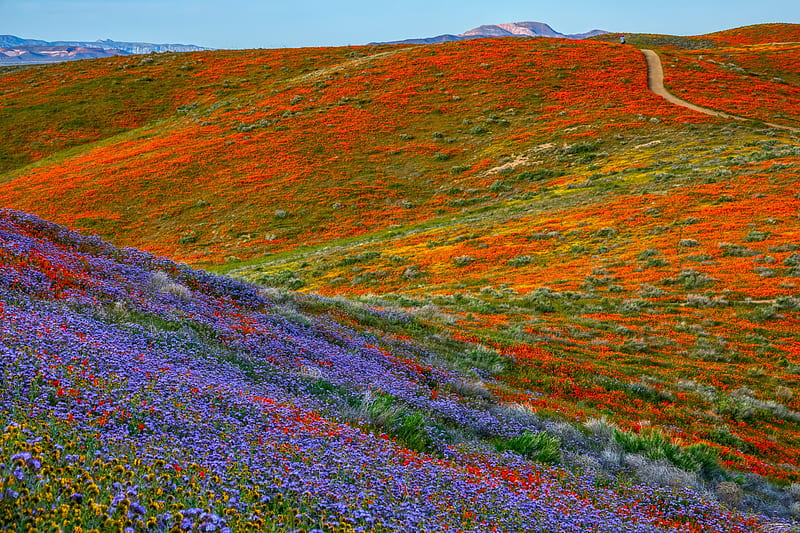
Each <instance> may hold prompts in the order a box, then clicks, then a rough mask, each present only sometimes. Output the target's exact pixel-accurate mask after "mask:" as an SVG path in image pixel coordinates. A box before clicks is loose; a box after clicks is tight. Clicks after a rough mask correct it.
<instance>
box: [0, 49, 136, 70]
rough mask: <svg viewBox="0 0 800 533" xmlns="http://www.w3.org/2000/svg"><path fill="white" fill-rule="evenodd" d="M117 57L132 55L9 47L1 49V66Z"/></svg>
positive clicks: (79, 50)
mask: <svg viewBox="0 0 800 533" xmlns="http://www.w3.org/2000/svg"><path fill="white" fill-rule="evenodd" d="M115 55H130V52H125V51H123V50H104V49H102V48H87V47H84V46H32V45H21V46H8V47H3V48H0V65H34V64H37V63H60V62H61V61H77V60H78V59H96V58H98V57H111V56H115Z"/></svg>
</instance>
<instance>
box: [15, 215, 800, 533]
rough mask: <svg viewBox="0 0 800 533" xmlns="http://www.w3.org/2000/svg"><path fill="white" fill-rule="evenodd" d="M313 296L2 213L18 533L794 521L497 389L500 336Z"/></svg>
mask: <svg viewBox="0 0 800 533" xmlns="http://www.w3.org/2000/svg"><path fill="white" fill-rule="evenodd" d="M302 298H303V299H302V300H301V299H300V297H299V296H291V295H287V294H283V293H278V292H264V291H261V292H259V290H258V288H256V287H253V286H249V285H246V284H243V283H240V282H237V281H233V280H230V279H227V278H223V277H218V276H213V275H210V274H206V273H204V272H201V271H195V270H191V269H189V268H188V267H185V266H181V265H177V264H175V263H172V262H170V261H168V260H165V259H161V258H157V257H154V256H152V255H150V254H147V253H145V252H141V251H137V250H134V249H116V248H114V247H112V246H111V245H109V244H106V243H104V242H102V241H101V240H99V239H98V238H95V237H84V236H81V235H79V234H77V233H74V232H72V231H69V230H67V229H65V228H63V227H60V226H57V225H54V224H50V223H47V222H44V221H42V220H39V219H37V218H35V217H33V216H31V215H27V214H23V213H19V212H14V211H8V210H3V211H0V379H2V387H0V530H3V531H19V532H23V531H25V532H29V531H59V530H60V531H83V532H85V531H297V532H299V531H304V532H307V533H310V532H316V533H320V532H337V531H338V532H351V531H514V532H521V531H531V532H556V531H620V532H622V531H625V532H634V531H719V532H723V531H742V532H744V531H761V530H765V531H790V530H791V528H792V525H791V524H789V523H784V522H777V521H776V520H777V519H770V518H768V517H766V516H761V515H755V514H746V513H744V512H743V511H739V510H735V509H733V508H730V507H728V506H726V505H725V504H723V503H720V502H719V501H718V500H717V499H716V498H715V497H714V496H713V495H712V493H711V492H709V491H707V490H704V489H703V487H704V485H703V484H702V483H697V484H695V485H694V486H686V484H684V485H683V486H678V485H670V484H668V483H662V484H645V483H644V482H643V481H642V476H639V477H637V476H636V475H635V473H634V472H635V469H632V468H631V467H630V465H631V464H634V463H636V461H632V460H631V458H630V457H628V460H627V462H626V461H625V460H624V459H623V456H624V455H625V454H624V453H623V452H624V450H621V449H620V448H619V444H618V443H617V444H615V443H614V442H612V441H610V440H609V439H610V437H609V434H607V433H608V432H607V431H604V430H603V428H602V427H600V426H602V424H601V423H599V422H598V423H595V424H594V425H593V426H592V427H594V428H595V429H596V431H590V430H588V429H587V428H586V427H584V426H580V425H577V424H576V425H569V424H565V423H563V422H562V423H556V422H554V421H549V420H544V419H540V418H538V417H537V416H536V415H535V414H534V413H532V412H530V411H529V410H526V409H525V408H524V407H523V406H518V405H507V404H502V403H501V402H498V401H497V400H496V399H495V398H494V397H493V395H492V394H491V393H490V392H489V391H488V390H487V388H486V387H485V384H486V383H489V382H491V381H492V377H491V367H492V366H493V365H501V364H502V358H499V357H498V356H497V354H496V353H492V352H491V350H489V349H482V348H480V347H475V346H470V345H466V344H464V345H458V344H454V343H455V341H452V342H450V343H449V344H448V343H446V342H445V341H444V340H442V341H441V343H440V344H441V345H442V346H444V345H445V344H446V345H447V347H448V350H449V351H448V352H447V354H446V355H445V354H444V348H442V351H441V352H440V351H437V349H436V346H437V344H436V343H431V344H425V343H422V342H418V341H416V340H412V339H411V336H409V335H407V333H408V332H409V331H413V329H414V327H416V326H415V325H414V324H413V323H411V320H412V319H410V318H408V317H406V316H404V315H397V314H393V313H390V312H386V311H381V310H375V309H369V308H366V307H356V306H355V304H352V306H351V307H347V306H346V305H345V304H344V303H342V302H338V301H335V300H326V299H323V298H320V297H312V296H305V297H302ZM429 333H430V332H422V333H421V335H422V336H424V337H427V336H429ZM459 353H461V354H462V355H463V359H464V361H466V364H465V363H464V361H461V363H460V364H455V363H454V357H456V356H457V355H458V354H459ZM454 354H455V355H454ZM598 427H600V429H597V428H598ZM609 428H610V426H606V427H605V430H608V429H609ZM612 434H613V433H612ZM615 446H616V448H615ZM676 453H677V452H676ZM680 453H682V454H684V455H680V457H683V458H684V459H685V458H687V457H689V458H692V457H696V459H697V460H696V463H691V464H697V465H698V466H697V468H696V469H695V470H696V471H695V472H686V471H684V470H686V469H685V468H684V470H680V469H678V468H676V467H674V466H669V465H666V463H665V464H663V465H661V467H662V471H664V472H666V473H667V474H669V473H672V474H674V475H679V474H684V475H687V476H688V475H693V476H695V477H696V478H698V479H699V478H702V479H705V480H706V481H709V482H714V483H720V482H721V483H726V482H727V483H730V484H731V485H734V483H733V481H730V480H729V479H728V477H727V476H729V475H728V474H727V473H725V472H723V471H721V470H718V469H717V468H715V467H713V465H712V464H708V463H704V462H703V460H702V454H700V453H699V452H697V455H696V456H695V455H692V453H695V452H691V451H683V452H680ZM615 454H616V455H615ZM614 457H616V459H615V458H614ZM645 461H646V459H645V458H643V457H641V458H640V461H639V463H636V464H639V466H640V467H641V466H642V464H644V462H645ZM648 464H649V466H650V467H653V466H658V465H659V464H661V463H648ZM680 464H682V465H684V466H685V465H686V464H689V463H687V462H686V461H683V462H680ZM626 465H627V466H626ZM689 470H691V468H690V469H689ZM689 485H691V484H689Z"/></svg>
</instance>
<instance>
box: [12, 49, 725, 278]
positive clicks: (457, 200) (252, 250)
mask: <svg viewBox="0 0 800 533" xmlns="http://www.w3.org/2000/svg"><path fill="white" fill-rule="evenodd" d="M239 54H240V57H237V56H235V55H232V53H230V52H225V53H217V52H214V53H209V54H205V53H203V54H200V55H198V56H189V57H186V58H184V57H181V56H178V57H174V58H171V56H167V57H164V58H161V57H157V58H156V59H155V62H154V63H153V64H152V65H145V66H142V67H140V66H138V65H131V66H130V68H128V69H123V70H122V71H121V72H132V71H134V70H136V71H142V73H143V74H144V73H147V77H149V78H151V81H148V82H147V83H148V84H150V85H151V86H153V87H159V88H162V89H161V90H163V91H167V89H168V88H170V87H174V86H175V84H176V83H179V82H180V83H183V84H184V85H181V86H179V87H183V90H182V91H178V90H177V88H174V89H170V90H172V91H174V92H175V94H177V96H175V97H174V98H175V100H174V101H173V103H174V104H175V105H176V106H177V105H180V106H181V107H180V112H179V113H177V114H173V115H172V116H171V117H170V118H169V120H164V121H162V122H158V123H150V124H145V125H144V126H142V127H141V128H139V129H136V130H134V131H133V132H128V133H125V134H122V135H119V136H117V137H112V138H108V139H105V140H104V141H102V142H101V143H98V144H94V145H86V146H85V147H84V148H83V149H82V150H80V151H78V150H73V151H68V152H59V153H58V154H56V155H55V156H54V157H51V158H46V159H43V160H39V161H38V162H37V163H36V164H35V165H31V166H29V167H24V168H22V169H19V170H17V171H16V172H13V173H9V174H6V175H5V176H4V177H2V178H0V179H1V180H2V181H3V182H4V185H3V187H2V188H1V189H0V202H2V205H3V206H5V207H13V208H18V209H23V210H25V211H28V212H32V213H36V214H37V215H39V216H43V217H45V218H47V219H49V220H53V221H56V222H60V223H64V224H67V225H69V226H70V227H73V228H77V229H83V230H87V231H91V232H96V233H98V234H100V235H102V236H104V237H106V238H108V239H110V240H112V241H113V242H115V243H117V244H121V245H133V246H137V247H139V248H143V249H147V250H149V251H151V252H153V253H159V254H163V255H167V256H169V257H172V258H176V259H181V260H186V261H189V262H191V263H194V264H208V263H221V262H224V261H225V260H230V259H235V258H241V259H244V258H252V257H258V256H260V255H264V254H266V253H275V252H281V251H285V250H290V249H292V248H295V247H297V246H301V245H303V244H319V243H324V242H326V241H329V240H332V239H337V238H342V237H348V236H357V235H362V234H364V233H368V232H370V231H376V230H381V229H385V228H386V227H387V226H392V225H402V224H408V223H417V222H421V221H426V220H430V219H431V218H436V217H441V216H447V215H450V214H453V213H457V212H459V211H460V210H461V208H462V207H463V205H464V204H463V203H461V202H462V201H463V202H467V203H466V205H485V204H488V203H492V197H486V198H484V197H483V189H484V188H485V187H486V186H488V185H489V184H490V183H491V182H487V179H486V172H487V171H488V170H491V169H493V168H496V167H499V166H502V165H503V164H505V163H504V162H501V161H502V160H503V158H504V157H505V156H506V155H507V154H509V153H513V152H520V151H526V150H533V149H535V148H536V147H538V146H541V145H550V144H555V145H562V144H564V143H575V142H578V141H583V142H590V143H591V142H594V141H596V140H598V139H609V140H612V144H613V138H614V136H615V135H617V134H618V133H619V132H628V133H630V134H632V135H641V136H649V135H651V134H652V133H653V132H654V131H669V132H673V133H675V134H683V133H684V132H685V131H686V128H687V125H690V124H698V123H699V124H703V123H709V122H713V119H712V118H710V117H707V116H704V115H699V114H697V113H693V112H691V111H689V110H685V109H683V108H679V107H676V106H673V105H670V104H669V103H667V102H666V101H664V100H663V99H661V98H659V97H657V96H655V95H653V94H652V93H650V92H649V91H648V89H647V69H646V64H645V61H644V58H643V57H642V55H641V54H640V53H639V52H638V51H637V50H635V49H632V48H630V47H622V46H618V45H609V44H606V43H590V42H565V41H564V40H555V39H536V40H517V39H505V40H502V39H501V40H476V41H464V42H457V43H447V44H444V45H437V46H416V47H409V48H403V47H391V48H389V49H383V48H381V49H374V48H372V47H363V48H356V49H353V50H350V49H331V51H330V52H329V53H323V52H322V51H320V52H319V53H317V54H313V53H311V52H310V51H309V52H305V53H304V54H300V53H299V52H298V53H296V54H295V55H292V54H289V53H288V52H284V51H263V52H259V53H255V52H247V53H245V52H240V53H239ZM347 54H352V57H346V55H347ZM287 55H288V56H289V57H286V56H287ZM295 56H297V57H295ZM330 56H333V57H338V58H339V61H338V62H336V61H334V60H332V59H331V57H330ZM342 56H345V57H342ZM189 59H192V61H189V62H188V65H189V66H190V67H192V68H193V69H194V70H193V71H187V72H188V74H186V75H187V76H190V77H188V78H185V79H184V78H179V79H178V80H177V81H176V79H175V78H174V72H182V71H180V67H181V66H182V65H183V62H185V61H188V60H189ZM116 61H130V60H123V59H118V60H116ZM101 66H102V67H103V68H102V69H101V68H100V67H101ZM120 66H123V65H120ZM96 67H97V76H98V80H97V83H101V82H103V83H104V85H103V88H104V89H103V90H105V91H106V92H108V93H112V91H113V90H114V87H115V86H114V85H113V84H111V82H109V81H108V79H109V76H111V78H110V79H111V81H114V80H115V79H116V77H117V76H119V75H118V74H116V72H117V71H113V72H114V73H113V76H112V75H111V74H108V73H106V69H105V67H106V65H105V64H102V65H101V64H97V65H96ZM290 67H291V68H290ZM300 67H304V68H300ZM60 68H66V67H60ZM146 69H149V70H146ZM37 72H38V71H37ZM47 73H48V71H46V70H42V71H41V72H38V77H37V76H34V75H33V74H27V75H26V76H27V77H26V78H25V79H26V80H29V81H33V82H35V83H39V82H41V83H43V84H47V83H49V84H52V83H53V82H54V81H53V80H52V79H50V78H49V77H47ZM18 76H23V74H19V75H18ZM40 78H41V79H40ZM123 82H124V83H126V84H127V83H133V82H131V81H128V80H127V78H126V79H125V80H123ZM123 82H121V83H123ZM133 86H134V87H137V85H135V84H133ZM16 94H17V93H12V94H9V95H7V96H6V100H7V102H8V104H7V107H6V108H5V111H6V112H7V113H10V114H11V116H12V117H24V116H25V114H26V113H28V112H29V110H30V108H31V107H33V108H36V106H35V105H33V103H32V99H33V98H34V97H33V96H31V95H29V94H28V92H22V91H21V92H20V95H19V96H15V95H16ZM112 94H113V93H112ZM170 94H172V93H170ZM597 95H602V98H597ZM41 100H42V101H43V102H44V103H48V102H51V103H52V102H54V101H55V102H58V100H57V99H56V95H51V94H49V93H48V92H47V91H44V92H43V94H42V95H41ZM11 104H14V106H11ZM112 111H113V110H112ZM20 120H21V119H20ZM40 122H41V121H40ZM40 122H32V123H31V124H33V126H31V127H34V126H37V125H38V124H39V123H40ZM44 122H45V123H47V121H46V120H45V121H44ZM63 122H64V121H62V120H61V119H59V118H58V117H56V120H55V121H54V123H53V124H52V127H53V128H57V129H61V130H65V126H64V123H63ZM0 123H1V122H0ZM31 140H36V139H31ZM23 144H24V143H23ZM536 159H538V158H536V157H534V158H532V161H535V160H536ZM575 170H577V169H573V171H575ZM463 191H473V192H472V194H471V196H472V197H470V198H465V199H462V198H461V196H462V193H463Z"/></svg>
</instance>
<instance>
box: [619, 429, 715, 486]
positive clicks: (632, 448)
mask: <svg viewBox="0 0 800 533" xmlns="http://www.w3.org/2000/svg"><path fill="white" fill-rule="evenodd" d="M614 440H615V441H616V442H617V443H618V444H619V445H620V446H622V448H623V449H624V450H625V451H626V452H629V453H638V454H640V455H644V456H645V457H647V458H648V459H651V460H653V461H658V460H660V459H666V460H668V461H669V462H671V463H672V464H674V465H675V466H677V467H678V468H680V469H681V470H685V471H687V472H697V473H698V474H701V475H703V476H705V477H711V476H712V475H714V474H715V473H717V472H718V471H719V470H720V466H719V461H718V460H717V452H716V450H715V449H714V448H712V447H711V446H710V445H708V444H705V443H697V444H692V445H690V446H687V447H685V448H684V447H681V446H678V445H677V444H673V443H672V442H671V441H670V440H669V439H668V438H667V437H666V436H665V435H664V434H663V433H661V432H660V431H658V430H655V429H647V430H644V431H642V432H641V433H639V434H636V433H628V432H624V431H620V430H616V431H615V432H614Z"/></svg>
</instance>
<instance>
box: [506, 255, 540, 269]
mask: <svg viewBox="0 0 800 533" xmlns="http://www.w3.org/2000/svg"><path fill="white" fill-rule="evenodd" d="M535 261H536V258H534V257H532V256H530V255H518V256H517V257H514V258H512V259H509V260H508V261H506V264H507V265H508V266H512V267H522V266H526V265H530V264H531V263H533V262H535Z"/></svg>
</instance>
